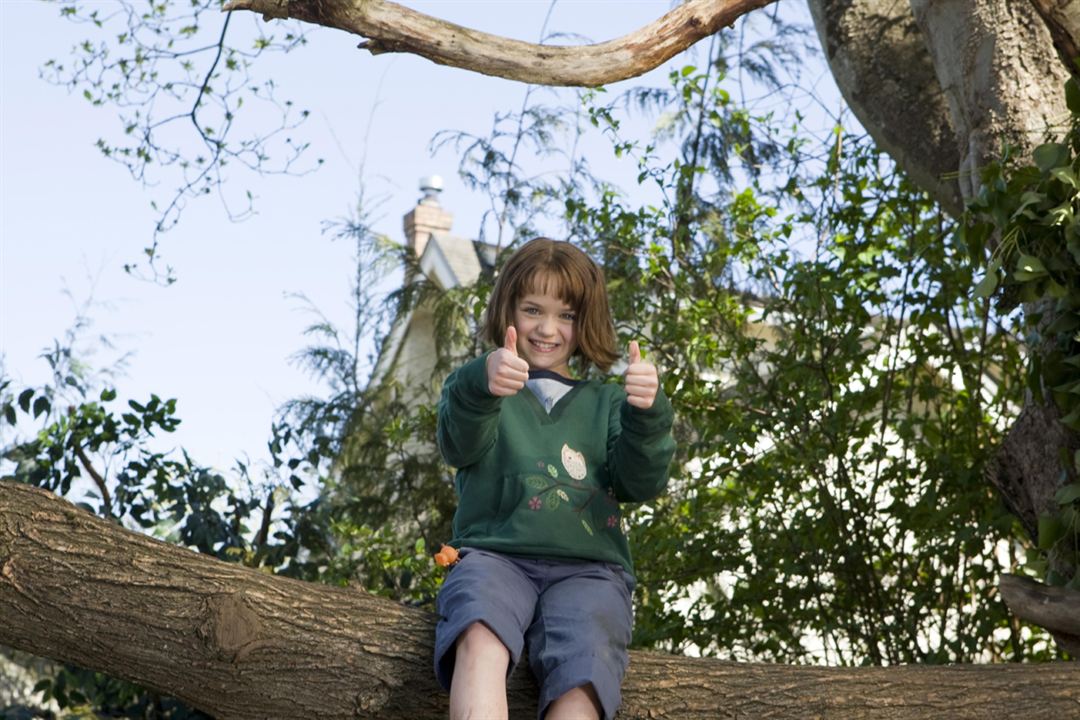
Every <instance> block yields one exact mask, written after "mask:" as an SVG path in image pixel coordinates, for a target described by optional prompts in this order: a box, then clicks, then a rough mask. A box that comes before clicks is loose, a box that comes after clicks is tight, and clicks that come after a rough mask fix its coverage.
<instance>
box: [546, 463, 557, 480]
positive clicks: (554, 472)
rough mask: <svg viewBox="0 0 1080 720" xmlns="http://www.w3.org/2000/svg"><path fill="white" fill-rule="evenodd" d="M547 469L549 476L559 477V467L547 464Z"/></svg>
mask: <svg viewBox="0 0 1080 720" xmlns="http://www.w3.org/2000/svg"><path fill="white" fill-rule="evenodd" d="M547 471H548V475H550V476H551V477H553V478H557V477H559V469H558V468H557V467H555V466H554V465H548V466H547Z"/></svg>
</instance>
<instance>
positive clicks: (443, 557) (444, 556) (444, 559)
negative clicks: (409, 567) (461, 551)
mask: <svg viewBox="0 0 1080 720" xmlns="http://www.w3.org/2000/svg"><path fill="white" fill-rule="evenodd" d="M457 561H458V551H457V549H456V548H452V547H450V546H449V545H443V546H442V548H441V549H440V550H439V552H437V553H435V564H436V565H439V566H440V567H450V566H451V565H453V564H454V563H456V562H457Z"/></svg>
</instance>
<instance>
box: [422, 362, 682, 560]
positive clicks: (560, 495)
mask: <svg viewBox="0 0 1080 720" xmlns="http://www.w3.org/2000/svg"><path fill="white" fill-rule="evenodd" d="M486 360H487V354H485V355H482V356H480V357H478V358H476V359H475V360H471V361H469V362H467V363H466V364H465V365H463V366H461V367H460V368H459V369H457V370H456V371H454V372H453V373H451V374H450V376H449V377H448V378H447V379H446V383H445V384H444V386H443V391H442V396H441V398H440V400H439V419H438V431H437V438H438V444H439V449H440V451H441V452H442V455H443V458H444V459H445V460H446V462H447V463H449V464H450V465H451V466H453V467H455V468H457V474H456V476H455V487H456V490H457V494H458V498H459V499H458V508H457V512H456V513H455V514H454V524H453V528H454V537H453V539H452V540H451V542H450V544H451V545H453V546H454V547H457V548H460V547H463V546H464V547H477V548H483V549H487V550H495V551H498V552H504V553H510V554H517V555H526V556H532V557H541V558H552V559H578V560H598V561H601V562H610V563H618V564H620V565H622V566H623V567H624V568H625V569H626V570H627V571H628V572H630V573H631V574H632V573H633V562H632V560H631V557H630V548H629V545H628V544H627V541H626V535H625V534H624V532H623V528H622V522H621V514H620V509H619V504H620V503H621V502H643V501H646V500H650V499H652V498H654V497H656V496H657V495H659V494H660V493H661V492H663V490H664V488H666V487H667V482H668V467H669V465H670V463H671V458H672V456H673V454H674V452H675V441H674V439H673V438H672V435H671V426H672V421H673V417H674V415H673V411H672V408H671V403H670V401H669V400H668V398H667V397H666V396H665V395H664V393H663V390H658V391H657V395H656V399H655V401H654V402H653V405H652V407H651V408H649V409H648V410H641V409H639V408H635V407H633V406H632V405H630V404H629V403H627V402H626V392H625V391H624V390H623V388H622V387H621V386H620V385H616V384H613V383H602V382H600V381H599V380H595V379H590V380H586V381H582V382H579V383H577V384H576V385H575V386H574V387H573V388H571V389H570V391H569V392H567V393H566V394H565V395H564V396H563V397H562V398H560V399H559V401H558V402H556V403H555V405H554V406H553V407H552V408H551V411H550V412H547V411H545V410H544V407H543V405H542V404H541V402H540V400H538V399H537V397H536V396H535V395H534V394H533V393H532V392H531V391H529V390H528V389H526V388H523V389H522V390H521V391H519V392H518V393H517V394H515V395H511V396H509V397H496V396H494V395H492V394H491V393H490V392H489V391H488V389H487V369H486Z"/></svg>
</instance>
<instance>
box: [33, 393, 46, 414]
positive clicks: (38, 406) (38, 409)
mask: <svg viewBox="0 0 1080 720" xmlns="http://www.w3.org/2000/svg"><path fill="white" fill-rule="evenodd" d="M49 407H50V403H49V398H47V397H45V396H44V395H42V396H40V397H39V398H38V399H37V400H35V401H34V417H35V418H36V417H37V416H39V415H41V414H43V413H47V412H49Z"/></svg>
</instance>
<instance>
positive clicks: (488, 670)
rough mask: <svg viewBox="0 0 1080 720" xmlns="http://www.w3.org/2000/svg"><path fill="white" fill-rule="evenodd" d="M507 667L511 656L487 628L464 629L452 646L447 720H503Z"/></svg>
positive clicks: (472, 627) (504, 719) (505, 711)
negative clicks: (453, 653)
mask: <svg viewBox="0 0 1080 720" xmlns="http://www.w3.org/2000/svg"><path fill="white" fill-rule="evenodd" d="M509 663H510V652H509V651H508V650H507V649H506V646H505V645H503V644H502V641H501V640H499V637H498V636H497V635H496V634H495V633H493V632H491V630H489V629H488V627H487V625H484V624H483V623H479V622H477V623H473V624H472V625H470V626H469V627H467V628H466V629H465V632H463V633H461V635H460V636H458V639H457V644H456V645H455V659H454V677H453V680H451V683H450V720H506V717H507V707H506V667H507V665H508V664H509ZM590 687H591V686H590ZM564 697H565V696H564ZM549 717H551V716H550V715H549Z"/></svg>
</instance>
